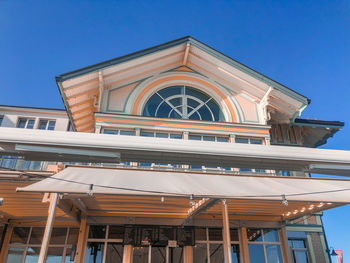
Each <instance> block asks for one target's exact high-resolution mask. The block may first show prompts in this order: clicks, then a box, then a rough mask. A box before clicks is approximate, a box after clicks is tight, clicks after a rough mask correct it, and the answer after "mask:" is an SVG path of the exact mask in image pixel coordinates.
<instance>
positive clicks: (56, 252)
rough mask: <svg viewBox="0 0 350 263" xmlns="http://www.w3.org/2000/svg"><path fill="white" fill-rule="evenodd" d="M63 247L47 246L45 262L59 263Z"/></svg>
mask: <svg viewBox="0 0 350 263" xmlns="http://www.w3.org/2000/svg"><path fill="white" fill-rule="evenodd" d="M62 254H63V247H49V249H48V250H47V258H46V261H45V263H61V262H62Z"/></svg>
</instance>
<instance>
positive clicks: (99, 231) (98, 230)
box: [89, 225, 106, 238]
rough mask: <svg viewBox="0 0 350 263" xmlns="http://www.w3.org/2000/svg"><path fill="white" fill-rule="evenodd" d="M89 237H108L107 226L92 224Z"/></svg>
mask: <svg viewBox="0 0 350 263" xmlns="http://www.w3.org/2000/svg"><path fill="white" fill-rule="evenodd" d="M89 238H106V226H97V225H91V226H90V230H89Z"/></svg>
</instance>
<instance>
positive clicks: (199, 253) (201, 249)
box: [193, 244, 208, 263]
mask: <svg viewBox="0 0 350 263" xmlns="http://www.w3.org/2000/svg"><path fill="white" fill-rule="evenodd" d="M193 262H198V263H206V262H208V257H207V244H196V245H195V246H194V248H193Z"/></svg>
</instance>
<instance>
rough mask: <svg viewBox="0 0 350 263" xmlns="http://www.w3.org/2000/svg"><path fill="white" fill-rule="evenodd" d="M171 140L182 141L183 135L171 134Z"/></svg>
mask: <svg viewBox="0 0 350 263" xmlns="http://www.w3.org/2000/svg"><path fill="white" fill-rule="evenodd" d="M170 139H182V134H181V133H179V134H176V133H170Z"/></svg>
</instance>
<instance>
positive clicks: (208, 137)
mask: <svg viewBox="0 0 350 263" xmlns="http://www.w3.org/2000/svg"><path fill="white" fill-rule="evenodd" d="M203 141H210V142H215V136H203Z"/></svg>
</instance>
